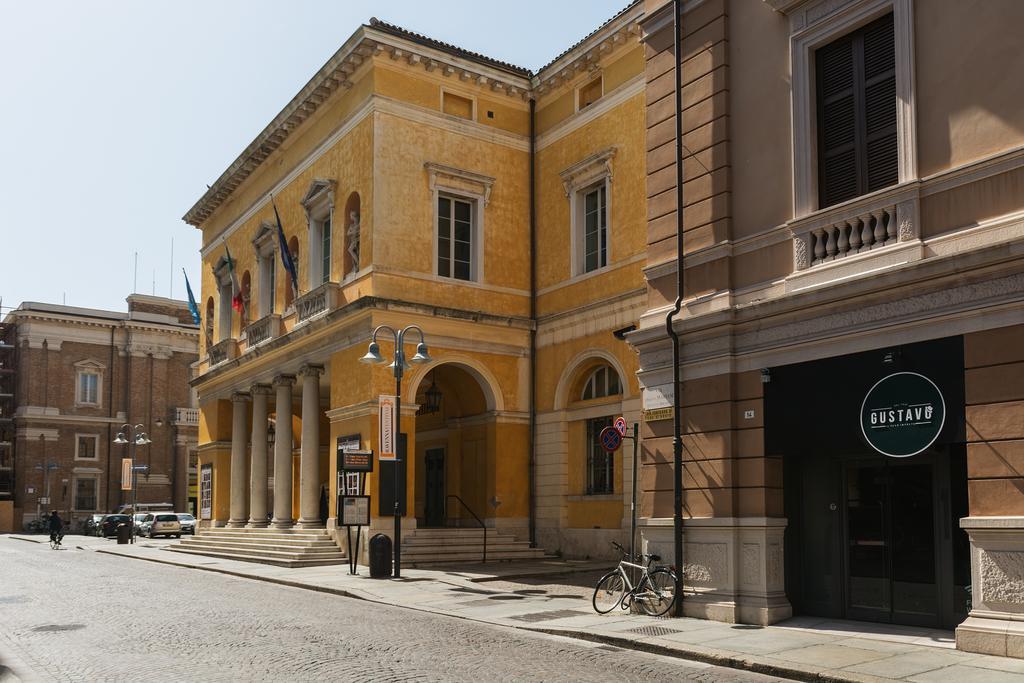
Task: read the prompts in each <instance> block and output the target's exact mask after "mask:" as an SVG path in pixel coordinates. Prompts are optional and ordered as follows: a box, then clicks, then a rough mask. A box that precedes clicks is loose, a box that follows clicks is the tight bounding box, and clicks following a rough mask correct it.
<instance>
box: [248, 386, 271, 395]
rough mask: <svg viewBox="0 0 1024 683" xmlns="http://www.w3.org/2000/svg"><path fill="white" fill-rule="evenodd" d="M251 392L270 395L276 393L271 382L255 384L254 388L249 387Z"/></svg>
mask: <svg viewBox="0 0 1024 683" xmlns="http://www.w3.org/2000/svg"><path fill="white" fill-rule="evenodd" d="M249 393H250V394H252V395H253V396H255V395H257V394H261V395H263V396H270V395H271V394H273V393H274V387H272V386H270V385H269V384H253V385H252V388H251V389H249Z"/></svg>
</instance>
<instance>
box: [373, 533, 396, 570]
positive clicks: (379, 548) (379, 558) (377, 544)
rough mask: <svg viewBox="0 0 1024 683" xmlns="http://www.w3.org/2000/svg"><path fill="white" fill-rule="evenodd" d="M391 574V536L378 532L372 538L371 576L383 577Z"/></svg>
mask: <svg viewBox="0 0 1024 683" xmlns="http://www.w3.org/2000/svg"><path fill="white" fill-rule="evenodd" d="M389 576H391V538H390V537H388V536H387V535H385V534H376V535H375V536H374V537H373V538H371V539H370V578H373V579H383V578H387V577H389Z"/></svg>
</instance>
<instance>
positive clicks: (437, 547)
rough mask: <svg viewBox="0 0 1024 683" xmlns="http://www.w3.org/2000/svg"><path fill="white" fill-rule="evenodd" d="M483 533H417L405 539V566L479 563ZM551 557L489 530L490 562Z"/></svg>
mask: <svg viewBox="0 0 1024 683" xmlns="http://www.w3.org/2000/svg"><path fill="white" fill-rule="evenodd" d="M483 551H484V532H483V529H471V528H451V529H449V528H441V529H434V528H430V529H417V530H416V531H415V532H413V533H411V534H409V535H407V536H403V538H402V565H403V566H409V567H423V566H429V565H434V564H459V563H478V562H480V561H481V560H482V559H483ZM544 557H547V555H545V553H544V550H543V549H541V548H531V547H530V544H529V543H527V542H526V541H517V540H516V539H515V537H514V536H511V535H510V534H504V533H501V532H499V531H496V530H494V529H488V530H487V561H488V562H503V561H506V562H507V561H511V560H536V559H542V558H544Z"/></svg>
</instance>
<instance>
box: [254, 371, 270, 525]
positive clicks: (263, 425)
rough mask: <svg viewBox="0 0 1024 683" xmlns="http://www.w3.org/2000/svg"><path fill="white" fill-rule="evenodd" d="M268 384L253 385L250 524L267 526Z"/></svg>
mask: <svg viewBox="0 0 1024 683" xmlns="http://www.w3.org/2000/svg"><path fill="white" fill-rule="evenodd" d="M273 391H274V390H273V388H272V387H270V386H269V385H267V384H254V385H253V386H252V390H251V392H250V393H252V439H251V441H252V445H251V446H250V448H251V449H252V465H251V467H250V468H249V524H248V526H250V527H253V528H260V527H265V526H267V524H268V522H267V397H268V396H270V394H271V393H272V392H273Z"/></svg>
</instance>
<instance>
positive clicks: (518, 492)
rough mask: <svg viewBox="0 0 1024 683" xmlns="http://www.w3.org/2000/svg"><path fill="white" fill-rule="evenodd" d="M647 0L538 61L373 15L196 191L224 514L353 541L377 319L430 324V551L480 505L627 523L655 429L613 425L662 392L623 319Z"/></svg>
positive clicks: (407, 422)
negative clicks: (628, 439) (349, 478)
mask: <svg viewBox="0 0 1024 683" xmlns="http://www.w3.org/2000/svg"><path fill="white" fill-rule="evenodd" d="M641 11H642V8H641V7H640V4H639V3H634V4H632V5H630V6H629V7H628V8H626V10H624V11H623V12H621V13H619V14H618V15H617V16H616V17H614V18H613V19H611V20H610V21H609V22H607V23H606V24H604V25H603V26H601V27H600V28H599V29H598V30H597V31H595V32H594V33H592V34H591V35H590V36H588V37H587V38H586V39H585V40H584V41H582V42H581V43H579V44H577V45H576V46H574V47H572V48H571V49H570V50H568V51H567V52H566V53H564V54H563V55H561V56H560V57H559V58H558V59H556V60H555V61H554V62H552V63H551V64H549V65H547V66H546V67H544V68H543V69H541V70H540V71H539V72H538V73H532V72H529V71H527V70H525V69H522V68H519V67H515V66H513V65H510V64H505V63H502V62H498V61H495V60H493V59H490V58H487V57H484V56H482V55H478V54H475V53H470V52H467V51H465V50H461V49H459V48H456V47H454V46H451V45H448V44H445V43H440V42H437V41H434V40H431V39H428V38H425V37H423V36H420V35H418V34H414V33H411V32H409V31H406V30H404V29H401V28H398V27H395V26H392V25H389V24H386V23H383V22H379V21H377V20H372V21H371V22H370V23H369V24H367V25H364V26H362V27H360V28H359V29H358V30H356V32H355V33H354V34H353V35H352V36H351V38H349V40H348V41H347V42H346V43H345V44H344V45H343V46H342V47H341V48H340V49H339V50H338V52H337V53H336V54H335V55H334V56H333V57H332V58H331V59H330V60H329V61H328V62H327V64H325V65H324V67H323V68H322V69H321V70H320V71H318V72H317V74H315V75H314V76H313V78H312V79H311V80H310V81H309V83H307V84H306V85H305V86H304V87H303V88H302V90H301V91H300V92H299V94H298V95H297V96H296V97H295V98H294V99H293V100H292V101H291V102H290V103H289V104H288V105H287V106H286V107H285V108H284V110H282V112H281V113H280V114H279V115H278V116H277V117H275V119H274V120H273V121H272V122H271V123H270V124H269V125H268V126H267V127H266V129H265V130H264V131H263V132H262V133H261V134H260V135H259V136H258V137H257V139H256V140H254V141H253V143H252V144H251V145H249V147H248V148H247V149H246V150H245V151H244V152H243V153H242V154H241V155H240V156H239V157H238V159H237V160H236V161H235V162H234V163H232V165H231V166H230V167H229V168H228V169H227V170H226V171H225V172H224V173H223V174H222V176H221V177H220V178H219V179H218V180H217V182H216V183H215V184H214V185H213V186H212V187H211V188H210V189H209V191H208V192H207V193H206V194H205V195H204V196H203V197H202V198H201V199H200V200H199V201H198V202H197V203H196V204H195V205H194V206H193V207H192V208H191V209H190V210H189V212H188V213H187V214H186V216H185V221H186V222H188V223H190V224H192V225H194V226H196V227H197V228H198V229H200V230H202V233H203V241H202V243H203V246H202V250H201V253H202V258H203V280H202V296H201V302H200V308H201V311H202V314H203V318H204V320H203V335H202V336H203V339H202V343H201V349H200V358H201V360H200V361H199V363H198V365H197V372H196V378H195V380H194V382H193V384H194V387H195V389H196V391H197V393H198V396H199V405H200V414H201V417H200V436H199V443H200V446H199V453H200V456H199V457H200V470H201V471H202V472H203V475H202V476H205V482H206V483H205V484H204V486H206V494H205V495H206V498H205V503H206V504H205V506H204V505H203V504H201V505H200V508H205V509H201V510H200V512H201V515H200V516H201V517H202V518H203V519H201V524H200V526H201V527H205V528H207V529H210V528H218V527H257V528H259V527H266V526H271V527H274V528H278V529H284V528H291V527H297V528H308V529H317V528H321V527H326V529H327V531H328V532H329V533H330V534H332V536H333V538H334V539H335V540H336V541H337V542H338V544H339V545H341V546H343V547H344V545H345V543H346V542H347V541H346V534H345V532H344V530H343V529H339V527H338V523H337V519H336V508H335V504H336V496H337V495H338V487H339V484H338V482H339V477H338V470H337V457H336V455H337V450H338V448H341V447H344V446H346V445H347V446H349V447H356V446H357V447H358V448H360V449H366V450H372V451H374V452H375V454H379V452H380V444H379V443H378V441H379V424H378V419H379V418H378V415H379V397H380V396H381V395H392V394H394V393H395V379H394V376H393V374H392V372H391V370H390V369H388V368H387V367H384V366H378V365H368V364H363V363H360V362H359V360H360V358H361V357H362V356H363V355H364V354H365V353H366V351H367V345H368V343H369V342H370V341H371V338H372V335H373V332H374V330H375V329H376V328H378V326H381V325H386V326H389V327H391V328H394V329H402V328H404V327H406V326H409V325H415V326H417V327H418V328H419V329H420V330H422V332H423V335H424V337H425V342H426V344H427V345H428V347H429V354H430V356H431V360H430V362H428V363H425V364H421V365H413V366H411V367H409V368H408V369H407V370H406V372H405V375H404V378H403V379H402V383H401V397H402V410H401V431H402V432H403V433H404V434H405V435H406V454H407V457H406V460H405V484H404V496H405V501H406V504H407V506H408V509H407V514H406V515H405V516H404V519H403V530H404V533H403V543H409V544H410V548H409V553H411V554H409V555H408V556H409V557H410V558H414V557H415V551H416V549H417V548H416V547H415V546H416V543H417V541H416V539H417V537H416V534H415V530H416V529H423V528H441V529H447V528H451V527H466V526H469V527H472V526H475V525H477V524H479V523H482V524H484V525H486V526H487V527H488V529H493V530H495V531H494V532H492V533H493V534H495V535H497V536H498V538H504V539H506V540H508V541H509V544H508V545H509V547H510V548H511V547H512V542H513V539H514V542H515V543H517V544H520V545H526V542H529V543H530V545H532V546H539V547H540V548H543V549H544V550H545V551H547V552H549V553H561V554H563V555H566V556H575V557H587V556H598V555H608V554H609V549H610V546H609V543H608V541H609V540H619V541H623V540H625V537H624V536H625V534H626V533H628V528H629V500H630V497H631V494H632V489H631V486H632V484H631V479H630V472H631V465H632V456H631V451H630V450H629V449H624V450H620V451H618V452H616V453H614V454H606V453H605V452H604V451H603V450H601V449H599V448H598V447H596V446H595V442H596V435H597V433H599V431H600V429H602V428H603V427H604V426H607V425H608V424H611V420H613V419H614V418H615V417H617V416H620V415H623V416H625V417H626V419H627V421H630V422H635V421H638V419H639V413H640V399H639V386H638V384H637V381H636V370H637V357H636V354H635V352H634V351H633V350H631V348H630V347H629V346H628V345H627V344H626V343H625V342H624V341H622V332H624V331H625V330H628V329H630V328H631V326H633V325H635V324H636V322H637V321H638V320H639V318H640V315H641V314H642V312H643V310H644V308H645V306H646V287H645V281H644V276H643V272H642V268H643V264H644V260H645V259H646V251H647V244H646V214H645V210H644V198H645V191H644V185H645V178H644V171H643V169H644V163H645V162H644V154H645V151H644V116H645V111H644V75H643V74H644V56H643V50H644V48H643V46H642V45H641V43H640V40H639V27H638V19H639V17H640V14H641ZM277 216H279V217H280V225H281V234H279V230H278V222H277ZM283 244H284V245H287V248H288V254H289V255H290V257H291V259H292V261H293V262H294V263H295V265H296V270H297V278H296V282H297V291H296V290H295V288H294V287H293V285H292V279H291V277H290V274H289V273H288V272H287V270H286V267H285V265H284V260H283V259H282V245H283ZM234 282H237V285H235V284H233V283H234ZM236 295H237V298H240V299H241V302H242V305H241V306H238V307H237V308H233V306H232V302H233V299H236ZM239 308H240V309H241V310H238V309H239ZM616 332H619V334H618V336H616V334H615V333H616ZM377 341H378V342H380V348H381V353H382V355H383V356H385V357H386V358H388V359H390V358H392V356H393V353H394V349H393V346H392V337H391V336H390V335H389V334H384V335H383V336H378V337H377ZM407 341H411V342H412V344H415V343H416V342H419V341H420V338H419V336H418V334H417V333H416V332H415V331H413V332H411V333H410V334H409V336H408V337H407ZM412 344H408V343H407V344H406V352H407V355H408V356H410V357H411V354H412V352H413V351H412ZM375 457H376V456H375ZM392 476H393V470H390V469H382V467H381V464H380V463H375V466H374V471H373V472H372V473H371V474H369V475H367V477H366V485H367V488H366V492H367V493H368V494H369V495H370V496H371V499H370V500H371V506H370V507H371V513H372V520H371V532H375V531H384V532H387V531H388V530H389V529H390V528H391V524H392V520H391V518H390V516H389V515H390V509H391V508H390V507H388V505H390V503H387V500H392V499H393V498H392V493H391V492H392V491H393V486H394V484H393V482H392V479H391V477H392ZM380 513H384V514H383V515H382V514H380ZM434 537H435V538H440V537H438V536H436V535H435V536H434ZM421 550H422V549H421ZM539 552H540V551H534V552H533V554H534V555H536V554H537V553H539ZM421 556H422V555H421ZM423 557H425V556H423Z"/></svg>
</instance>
